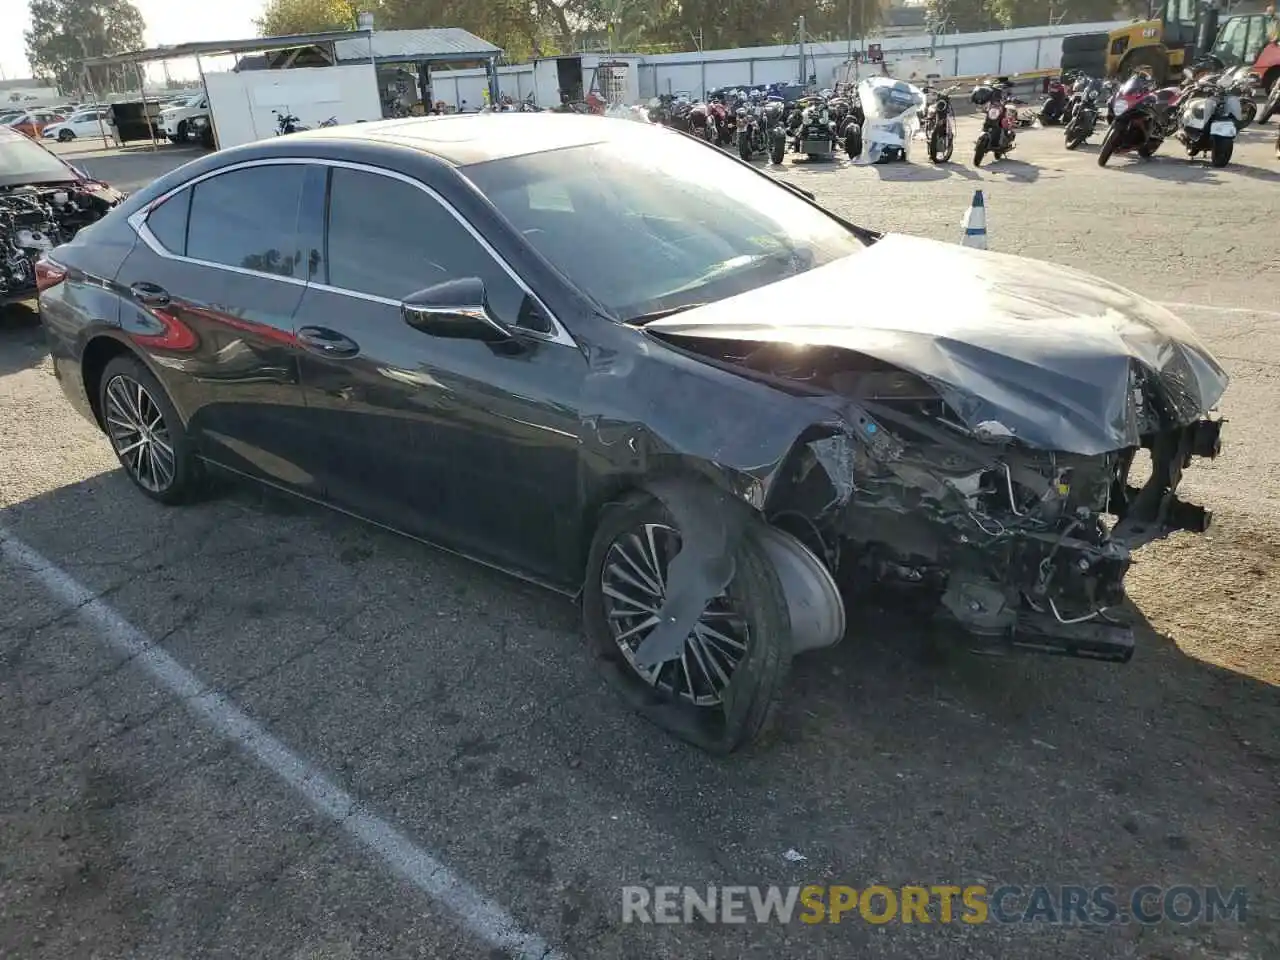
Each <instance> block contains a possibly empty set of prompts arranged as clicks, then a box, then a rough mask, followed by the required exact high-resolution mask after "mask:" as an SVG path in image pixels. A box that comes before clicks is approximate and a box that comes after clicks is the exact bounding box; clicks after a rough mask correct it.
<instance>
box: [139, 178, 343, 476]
mask: <svg viewBox="0 0 1280 960" xmlns="http://www.w3.org/2000/svg"><path fill="white" fill-rule="evenodd" d="M310 169H311V168H310V167H309V166H306V165H303V164H297V163H271V164H258V165H252V166H245V167H241V168H238V169H232V170H229V171H227V172H224V173H218V174H216V175H214V176H211V177H208V178H206V179H202V180H199V181H197V182H196V183H195V184H194V185H192V186H189V187H186V188H184V189H182V190H180V191H178V192H177V193H174V194H173V195H171V196H169V197H168V198H167V199H165V200H164V201H163V202H162V203H160V204H158V205H157V206H155V207H153V208H152V209H151V210H150V211H149V212H148V213H147V215H146V219H145V220H144V221H142V222H140V223H138V224H136V226H137V227H138V230H139V234H140V236H141V238H142V240H143V241H144V242H142V243H139V244H137V245H135V246H134V248H133V251H132V252H131V253H130V254H129V256H128V257H127V258H126V259H125V262H124V264H123V265H122V266H121V267H120V271H119V273H118V274H117V275H116V284H117V287H118V288H119V289H120V292H121V294H122V296H123V297H124V298H125V299H124V304H125V306H124V308H123V309H124V310H125V311H126V314H125V315H123V316H122V317H121V322H122V324H123V326H124V327H125V329H126V330H129V331H131V332H132V333H133V334H134V340H135V342H137V343H138V344H139V345H140V346H142V347H143V348H144V349H146V350H148V351H149V352H150V353H151V354H152V356H153V364H152V366H153V369H155V370H156V371H157V373H158V375H159V376H160V377H161V379H162V380H164V381H165V385H166V387H167V388H168V389H169V392H170V394H171V395H172V396H173V398H174V401H175V403H176V404H177V406H178V408H179V410H180V411H182V412H183V414H184V415H185V416H186V417H187V419H188V421H189V429H190V430H191V431H192V433H193V435H194V436H195V437H196V441H197V443H198V444H199V445H200V449H201V451H202V452H203V453H204V454H205V455H206V456H208V457H209V458H210V459H212V460H215V461H217V462H219V463H221V464H223V465H225V466H228V467H231V468H233V469H235V470H239V471H241V472H243V473H247V474H249V475H251V476H254V477H258V478H260V479H265V480H269V481H272V482H274V483H277V484H281V485H284V486H287V487H290V488H293V489H295V490H298V491H299V492H302V493H307V494H310V495H313V496H319V494H320V488H319V486H318V485H317V484H316V482H315V480H314V478H313V477H312V476H311V475H310V474H308V473H307V472H306V470H304V469H302V468H301V467H300V466H299V461H300V460H304V459H306V456H305V454H304V453H303V452H301V451H300V450H299V446H300V445H302V444H304V443H305V434H303V433H302V432H300V430H299V428H300V427H301V426H302V419H303V418H302V414H303V412H304V409H305V408H304V401H303V397H302V387H301V384H300V382H299V379H298V351H297V349H296V347H295V345H294V338H293V314H294V310H295V309H296V308H297V307H298V304H299V302H300V301H301V299H302V292H303V289H304V287H305V285H306V276H307V264H306V262H305V259H304V257H303V255H302V254H301V253H300V250H301V249H303V248H307V249H309V248H310V247H312V246H313V245H314V243H315V242H317V241H313V240H311V239H302V238H300V236H299V234H300V227H299V211H300V210H301V208H302V196H303V185H304V182H305V179H306V177H307V173H308V171H309V170H310ZM158 325H159V326H160V327H164V328H165V329H164V331H163V332H156V333H155V334H149V333H146V332H140V331H147V330H148V329H154V328H157V326H158Z"/></svg>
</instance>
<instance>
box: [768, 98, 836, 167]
mask: <svg viewBox="0 0 1280 960" xmlns="http://www.w3.org/2000/svg"><path fill="white" fill-rule="evenodd" d="M797 107H798V108H799V109H798V111H796V112H793V113H792V115H791V117H790V118H789V122H788V125H787V126H788V137H787V141H788V142H787V146H789V147H790V148H791V149H792V150H793V151H794V152H796V153H803V154H804V155H805V156H806V157H808V158H809V159H810V160H812V159H814V158H815V157H830V156H831V155H832V154H833V153H834V152H835V150H836V142H837V141H836V126H835V121H834V120H833V119H832V117H831V110H830V108H829V107H828V106H827V103H826V101H825V100H823V99H821V98H820V97H806V98H804V99H803V100H801V101H799V102H798V103H797ZM774 162H775V163H781V162H782V161H781V160H774Z"/></svg>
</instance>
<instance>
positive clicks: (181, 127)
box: [174, 120, 187, 143]
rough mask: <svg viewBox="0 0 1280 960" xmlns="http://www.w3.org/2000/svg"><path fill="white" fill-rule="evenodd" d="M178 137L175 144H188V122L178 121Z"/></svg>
mask: <svg viewBox="0 0 1280 960" xmlns="http://www.w3.org/2000/svg"><path fill="white" fill-rule="evenodd" d="M176 137H177V139H176V140H174V143H186V142H187V121H185V120H179V121H178V129H177V132H176Z"/></svg>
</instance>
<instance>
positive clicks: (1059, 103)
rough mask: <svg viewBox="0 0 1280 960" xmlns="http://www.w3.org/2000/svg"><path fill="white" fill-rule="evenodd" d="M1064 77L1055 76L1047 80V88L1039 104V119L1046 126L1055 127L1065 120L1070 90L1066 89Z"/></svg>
mask: <svg viewBox="0 0 1280 960" xmlns="http://www.w3.org/2000/svg"><path fill="white" fill-rule="evenodd" d="M1064 80H1065V78H1063V77H1055V78H1053V79H1052V80H1050V81H1049V89H1048V91H1046V95H1045V98H1044V100H1043V101H1042V102H1041V104H1040V112H1039V120H1040V122H1041V123H1042V124H1044V125H1045V126H1046V127H1055V126H1057V125H1058V124H1060V123H1064V122H1066V120H1067V117H1066V112H1067V104H1068V102H1069V101H1070V92H1069V91H1068V89H1067V84H1066V83H1065V82H1064Z"/></svg>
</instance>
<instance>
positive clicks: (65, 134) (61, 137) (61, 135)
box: [58, 130, 76, 143]
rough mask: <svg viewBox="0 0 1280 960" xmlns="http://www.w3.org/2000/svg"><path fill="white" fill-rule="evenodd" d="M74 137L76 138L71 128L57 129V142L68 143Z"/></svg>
mask: <svg viewBox="0 0 1280 960" xmlns="http://www.w3.org/2000/svg"><path fill="white" fill-rule="evenodd" d="M75 138H76V135H75V131H73V130H59V131H58V142H59V143H70V142H71V141H72V140H74V139H75Z"/></svg>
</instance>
